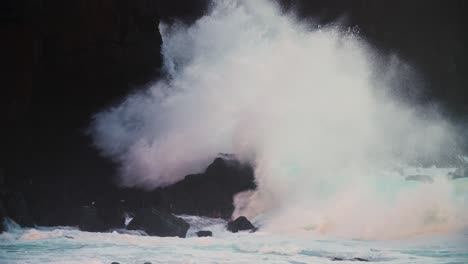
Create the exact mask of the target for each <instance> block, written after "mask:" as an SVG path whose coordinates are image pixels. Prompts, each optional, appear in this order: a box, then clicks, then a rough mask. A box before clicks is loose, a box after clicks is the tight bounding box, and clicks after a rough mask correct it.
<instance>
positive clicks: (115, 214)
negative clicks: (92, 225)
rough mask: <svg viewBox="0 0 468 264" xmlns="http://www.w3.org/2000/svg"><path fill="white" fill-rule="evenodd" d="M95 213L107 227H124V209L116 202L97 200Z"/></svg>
mask: <svg viewBox="0 0 468 264" xmlns="http://www.w3.org/2000/svg"><path fill="white" fill-rule="evenodd" d="M96 209H97V214H98V216H99V218H100V219H101V220H102V222H103V223H104V225H105V226H106V228H107V229H114V228H125V211H124V209H123V208H122V206H121V205H120V204H119V203H117V202H115V201H114V202H112V201H109V200H106V201H98V202H97V204H96Z"/></svg>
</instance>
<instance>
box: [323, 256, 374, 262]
mask: <svg viewBox="0 0 468 264" xmlns="http://www.w3.org/2000/svg"><path fill="white" fill-rule="evenodd" d="M331 260H332V261H361V262H369V260H368V259H365V258H352V259H344V258H340V257H334V258H332V259H331Z"/></svg>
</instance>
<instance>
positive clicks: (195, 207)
mask: <svg viewBox="0 0 468 264" xmlns="http://www.w3.org/2000/svg"><path fill="white" fill-rule="evenodd" d="M255 188H256V185H255V180H254V173H253V169H252V167H251V166H249V165H247V164H242V163H240V162H238V161H236V160H234V159H231V157H226V156H225V157H224V158H216V159H215V160H214V161H213V163H211V164H210V165H209V166H208V168H207V169H206V171H205V172H204V173H200V174H192V175H187V176H186V177H185V178H184V179H183V180H182V181H180V182H178V183H176V184H174V185H171V186H169V187H166V188H164V189H161V190H160V194H161V195H160V196H161V200H162V203H163V204H166V205H167V207H168V208H167V209H169V210H170V211H171V212H173V213H175V214H190V215H201V216H208V217H214V218H224V219H229V218H230V217H231V215H232V212H233V211H234V206H233V196H234V195H235V194H237V193H239V192H242V191H246V190H252V189H255Z"/></svg>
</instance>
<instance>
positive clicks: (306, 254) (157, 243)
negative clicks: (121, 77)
mask: <svg viewBox="0 0 468 264" xmlns="http://www.w3.org/2000/svg"><path fill="white" fill-rule="evenodd" d="M182 217H183V218H184V219H185V220H186V221H188V222H189V223H190V225H191V228H190V230H189V232H188V236H187V238H185V239H183V238H172V237H169V238H162V237H150V236H145V235H144V234H143V233H139V232H129V231H125V230H115V231H113V232H111V233H90V232H82V231H79V230H77V229H75V228H71V227H47V228H46V227H37V228H30V229H24V228H20V227H18V226H17V225H15V224H14V223H12V222H9V223H8V225H9V231H8V232H5V233H3V234H1V235H0V263H12V264H13V263H18V264H19V263H21V264H23V263H24V264H26V263H56V264H58V263H85V264H101V263H109V264H110V263H111V262H114V261H115V262H119V263H121V264H125V263H135V264H137V263H141V264H143V263H145V262H151V263H153V264H155V263H291V264H300V263H360V262H358V261H357V260H356V258H362V259H366V260H368V261H369V262H373V263H374V262H375V263H399V264H400V263H423V264H430V263H446V264H449V263H450V264H455V263H459V264H462V263H468V229H466V230H458V231H457V232H451V233H435V234H426V235H420V236H414V237H409V238H405V239H396V240H395V239H394V240H378V241H377V240H358V239H349V238H340V237H332V236H328V235H319V234H317V233H314V232H311V231H302V232H292V233H275V234H273V233H268V232H263V231H258V232H256V233H249V232H239V233H236V234H233V233H230V232H228V231H226V230H225V224H226V222H225V221H224V220H221V219H210V218H205V217H195V216H182ZM201 229H206V230H211V231H212V232H213V237H203V238H199V237H196V235H195V232H196V231H198V230H201ZM334 258H339V259H341V260H340V261H336V260H335V261H334V260H333V259H334Z"/></svg>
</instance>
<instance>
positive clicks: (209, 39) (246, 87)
mask: <svg viewBox="0 0 468 264" xmlns="http://www.w3.org/2000/svg"><path fill="white" fill-rule="evenodd" d="M160 31H161V35H162V38H163V46H162V53H163V56H164V71H165V72H166V73H167V78H165V79H163V80H160V81H158V82H157V83H156V84H154V85H153V86H152V87H151V88H149V89H147V90H145V91H142V92H137V93H135V94H132V95H130V96H128V98H126V100H125V101H124V102H123V103H121V104H120V105H117V106H115V107H112V108H110V109H108V110H106V111H103V112H101V113H98V114H96V115H95V117H94V121H93V123H92V126H91V128H90V131H91V133H92V136H93V138H94V142H95V144H96V145H97V147H98V148H99V149H100V150H101V151H102V153H103V154H104V155H106V156H108V157H111V158H113V159H115V160H117V161H118V162H119V163H120V164H121V172H122V176H121V179H122V184H123V185H125V186H140V187H145V188H155V187H158V186H167V185H169V184H172V183H175V182H177V181H179V180H181V179H183V177H184V176H185V175H187V174H190V173H193V172H197V171H201V170H203V168H204V167H205V166H206V165H207V164H208V163H209V162H210V161H211V160H212V159H213V158H214V157H215V156H216V155H217V153H220V152H224V153H233V154H235V156H236V157H237V158H238V159H240V160H241V161H245V162H249V163H251V164H253V165H254V167H255V174H256V181H257V183H258V190H256V191H255V192H249V193H242V194H239V195H237V196H236V199H235V201H236V212H235V215H239V214H244V215H247V216H249V217H255V216H258V215H264V216H267V218H268V221H267V222H266V223H265V225H264V228H265V229H266V230H273V231H282V230H291V229H295V228H306V229H313V230H316V231H321V232H336V233H337V234H342V235H350V236H359V237H370V238H372V237H392V236H395V235H408V234H415V233H419V232H426V231H433V230H443V229H447V228H452V227H454V226H458V221H459V218H460V212H461V210H460V207H459V205H458V204H456V203H454V202H453V197H452V196H451V187H450V184H449V183H447V182H446V181H440V182H436V183H434V184H432V185H421V186H420V187H417V188H416V189H414V190H413V189H412V190H403V191H401V190H398V188H394V189H392V184H394V183H395V179H396V178H397V176H396V175H397V173H394V171H396V170H395V168H397V167H399V166H400V167H401V166H405V165H407V164H409V163H415V162H418V161H432V160H438V159H442V158H444V157H447V156H448V155H449V154H451V153H452V152H453V151H454V149H455V148H456V142H455V140H454V139H455V138H456V136H455V135H454V133H453V129H452V127H451V125H450V124H449V123H448V122H446V121H444V119H442V118H441V117H440V116H439V115H437V113H436V112H435V111H432V110H431V109H414V108H411V107H409V106H408V105H407V104H405V103H402V102H401V100H397V99H396V98H397V97H395V96H394V95H393V94H392V91H393V90H394V88H395V85H399V84H401V80H402V78H403V77H404V76H406V77H404V78H406V79H407V80H410V79H411V78H408V77H407V76H408V75H411V72H412V70H411V68H410V67H408V66H407V65H405V64H404V63H402V62H399V61H398V60H397V59H393V60H381V59H377V58H379V56H378V53H377V52H376V51H374V50H372V49H371V48H369V47H368V46H367V45H366V43H365V42H364V41H362V40H360V38H359V37H358V36H356V35H355V34H353V33H352V32H343V31H341V30H339V29H338V28H335V27H323V28H320V27H315V26H313V25H309V24H304V23H301V22H298V21H297V20H296V19H295V18H294V16H293V15H291V14H283V13H281V11H280V9H279V8H278V6H276V5H275V4H274V3H271V2H269V1H266V0H259V1H247V0H245V1H244V0H239V1H234V0H218V1H214V2H213V4H212V7H211V9H210V11H209V12H208V14H207V15H206V16H204V17H202V18H200V19H199V20H198V21H196V22H195V23H194V24H193V25H190V26H186V25H182V24H177V23H176V24H173V25H166V24H161V25H160ZM402 76H403V77H402ZM398 177H400V178H398V181H401V176H398ZM428 193H430V196H428V195H427V194H428ZM291 219H294V220H291Z"/></svg>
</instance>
